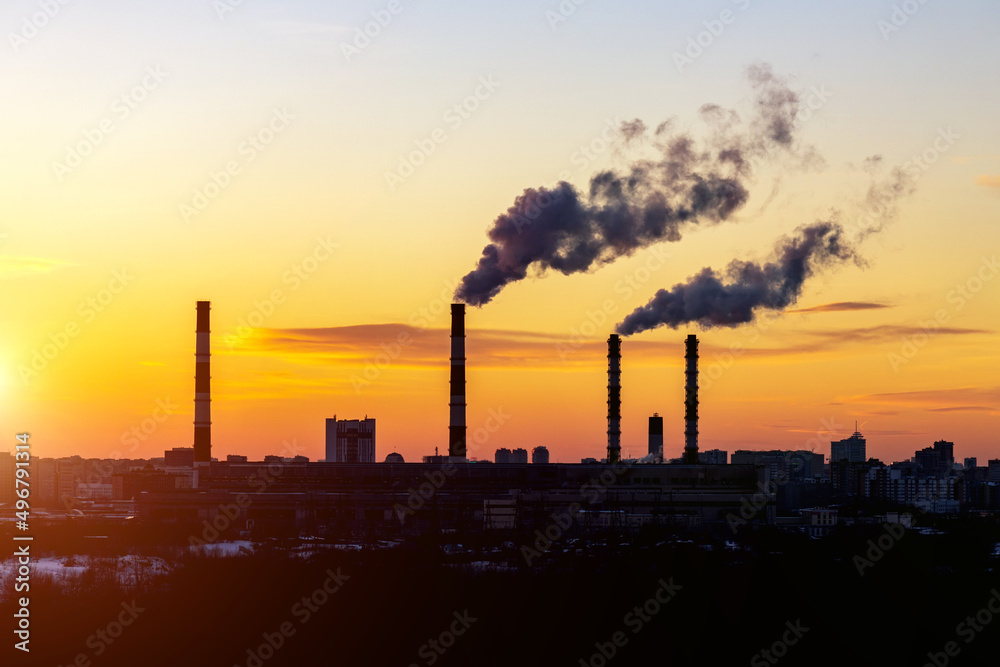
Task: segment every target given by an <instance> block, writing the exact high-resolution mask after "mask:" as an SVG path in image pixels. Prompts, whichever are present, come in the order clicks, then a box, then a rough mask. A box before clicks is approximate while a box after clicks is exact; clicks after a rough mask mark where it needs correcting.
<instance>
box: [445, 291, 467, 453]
mask: <svg viewBox="0 0 1000 667" xmlns="http://www.w3.org/2000/svg"><path fill="white" fill-rule="evenodd" d="M448 405H449V407H450V408H451V422H450V423H449V425H448V456H458V457H462V458H465V304H464V303H453V304H451V402H450V403H449V404H448Z"/></svg>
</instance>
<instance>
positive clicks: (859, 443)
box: [830, 430, 868, 463]
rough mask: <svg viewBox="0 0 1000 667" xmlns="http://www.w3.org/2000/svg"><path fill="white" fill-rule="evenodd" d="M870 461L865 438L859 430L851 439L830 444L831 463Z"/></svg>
mask: <svg viewBox="0 0 1000 667" xmlns="http://www.w3.org/2000/svg"><path fill="white" fill-rule="evenodd" d="M867 460H868V453H867V444H866V440H865V437H864V436H863V435H861V433H860V432H859V431H857V430H855V431H854V434H853V435H851V437H850V438H845V439H844V440H834V441H832V442H831V443H830V463H837V462H838V461H847V462H848V463H864V462H865V461H867Z"/></svg>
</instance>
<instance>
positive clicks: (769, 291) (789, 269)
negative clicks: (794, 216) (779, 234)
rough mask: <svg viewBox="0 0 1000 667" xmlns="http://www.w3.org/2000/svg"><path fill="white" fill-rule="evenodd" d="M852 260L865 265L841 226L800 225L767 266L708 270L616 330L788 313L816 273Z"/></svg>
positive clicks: (733, 322)
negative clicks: (763, 311)
mask: <svg viewBox="0 0 1000 667" xmlns="http://www.w3.org/2000/svg"><path fill="white" fill-rule="evenodd" d="M851 260H853V261H854V262H855V263H859V264H860V263H861V259H860V256H859V255H858V254H857V252H856V251H855V250H854V248H853V247H852V246H851V244H850V243H849V242H848V241H847V240H846V239H845V233H844V230H843V228H842V227H841V226H840V225H839V224H838V223H836V222H816V223H813V224H811V225H807V226H803V227H800V228H799V229H798V230H796V234H795V236H793V237H791V238H788V237H785V238H782V239H781V240H780V241H779V242H778V244H777V245H776V247H775V251H774V259H773V260H772V261H770V262H767V263H766V264H759V263H755V262H748V261H741V260H734V261H732V262H731V263H730V264H729V267H728V268H727V269H726V271H725V274H724V275H722V276H720V275H718V274H717V273H716V272H715V271H713V270H712V269H710V268H705V269H702V271H701V272H700V273H698V274H697V275H695V276H692V277H691V278H690V279H688V281H687V282H686V283H679V284H677V285H674V286H673V287H672V288H670V289H669V290H662V289H661V290H659V291H658V292H657V293H656V294H655V295H654V296H653V298H652V299H650V301H649V303H647V304H646V305H644V306H641V307H639V308H637V309H636V310H634V311H633V312H632V313H631V314H629V315H628V316H627V317H626V318H625V319H624V320H622V322H621V323H620V324H619V325H618V326H617V327H616V329H615V330H616V331H617V332H618V333H619V334H621V335H624V336H630V335H632V334H636V333H639V332H641V331H646V330H647V329H654V328H656V327H659V326H668V327H671V328H677V327H679V326H681V325H684V324H689V323H691V322H697V323H698V324H700V325H701V326H703V327H713V326H725V327H734V326H738V325H740V324H746V323H748V322H752V321H753V319H754V317H755V312H756V311H757V310H758V309H771V310H783V309H785V308H786V307H788V306H790V305H792V304H794V303H795V302H796V300H797V299H798V297H799V294H800V293H801V292H802V285H803V284H804V283H805V281H806V279H807V278H808V277H809V276H811V275H813V274H814V273H815V272H816V271H818V270H820V269H821V268H823V267H825V266H828V265H833V264H840V263H843V262H847V261H851Z"/></svg>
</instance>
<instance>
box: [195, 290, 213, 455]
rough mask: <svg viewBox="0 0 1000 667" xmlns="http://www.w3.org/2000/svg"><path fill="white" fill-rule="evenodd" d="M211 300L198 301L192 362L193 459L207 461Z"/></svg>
mask: <svg viewBox="0 0 1000 667" xmlns="http://www.w3.org/2000/svg"><path fill="white" fill-rule="evenodd" d="M210 304H211V302H209V301H199V302H198V327H197V330H196V331H197V337H198V340H197V347H196V349H195V355H194V358H195V364H194V368H195V371H194V460H195V463H209V462H211V460H212V413H211V407H210V404H211V400H212V393H211V391H212V390H211V388H210V387H209V380H210V378H211V375H209V357H210V356H211V354H210V352H209V341H208V334H209V326H208V317H209V311H210V310H211V307H210Z"/></svg>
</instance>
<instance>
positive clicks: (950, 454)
mask: <svg viewBox="0 0 1000 667" xmlns="http://www.w3.org/2000/svg"><path fill="white" fill-rule="evenodd" d="M934 451H935V452H936V453H937V457H938V463H939V464H940V466H941V467H942V469H944V470H951V469H952V468H954V467H955V443H954V442H948V441H947V440H938V441H937V442H935V443H934Z"/></svg>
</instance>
